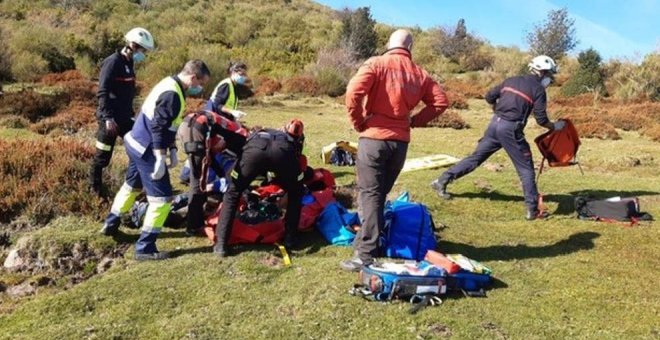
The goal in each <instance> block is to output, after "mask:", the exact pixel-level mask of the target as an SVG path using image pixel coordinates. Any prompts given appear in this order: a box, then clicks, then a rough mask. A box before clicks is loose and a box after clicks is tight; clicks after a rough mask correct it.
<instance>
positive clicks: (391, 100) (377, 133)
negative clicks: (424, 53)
mask: <svg viewBox="0 0 660 340" xmlns="http://www.w3.org/2000/svg"><path fill="white" fill-rule="evenodd" d="M412 43H413V38H412V35H411V34H410V32H408V31H407V30H403V29H400V30H397V31H395V32H394V33H392V35H391V36H390V40H389V43H388V50H387V52H385V54H384V55H382V56H377V57H373V58H370V59H369V60H367V61H366V62H365V63H364V64H363V65H362V66H361V67H360V69H359V70H358V72H357V74H356V75H355V76H354V77H353V78H352V79H351V81H350V83H349V84H348V88H347V89H346V108H347V110H348V117H349V119H350V121H351V123H352V124H353V128H355V130H356V131H358V132H359V133H360V140H359V143H358V155H357V175H358V176H357V177H358V178H357V184H358V190H359V196H358V205H359V207H360V210H361V211H360V212H361V214H362V215H361V216H360V218H361V220H362V227H361V228H360V231H359V232H358V235H357V236H356V238H355V241H354V247H355V256H354V257H353V258H351V259H349V260H346V261H342V262H341V264H340V267H341V268H343V269H345V270H349V271H358V270H360V268H361V267H362V266H367V265H370V264H371V263H372V262H373V261H374V257H376V256H377V255H378V236H379V233H380V230H381V228H382V227H383V224H384V218H383V210H384V205H385V197H386V196H387V194H388V193H389V191H390V190H391V189H392V186H393V185H394V181H395V180H396V178H397V177H398V176H399V172H401V168H402V167H403V163H404V162H405V160H406V153H407V151H408V142H409V141H410V128H411V127H421V126H425V125H426V124H427V123H428V122H430V121H431V120H433V119H434V118H436V117H437V116H439V115H440V114H442V113H443V112H444V111H445V110H446V109H447V106H448V102H447V97H446V96H445V93H444V91H443V90H442V88H441V87H440V85H439V84H438V83H437V82H436V81H435V80H433V78H431V76H429V74H428V73H427V72H426V71H424V70H423V69H422V68H421V67H419V66H418V65H416V64H415V63H414V62H413V61H412V58H411V53H410V49H411V48H412ZM365 98H366V101H365ZM420 101H423V102H424V103H425V104H426V107H424V108H423V109H422V110H421V111H420V112H419V113H417V114H415V115H413V114H412V112H411V111H412V110H413V109H414V108H415V106H417V104H418V103H419V102H420Z"/></svg>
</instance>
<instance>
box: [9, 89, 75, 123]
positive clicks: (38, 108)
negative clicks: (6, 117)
mask: <svg viewBox="0 0 660 340" xmlns="http://www.w3.org/2000/svg"><path fill="white" fill-rule="evenodd" d="M67 103H68V102H67V100H66V95H63V94H43V93H40V92H37V91H35V90H34V89H32V88H24V89H21V90H20V91H18V92H9V93H5V95H4V98H2V106H1V107H0V115H2V114H14V115H19V116H21V117H24V118H26V119H28V120H29V121H31V122H36V121H37V120H39V119H40V118H43V117H48V116H51V115H52V114H53V113H55V111H57V110H58V109H59V108H60V107H62V106H65V105H66V104H67Z"/></svg>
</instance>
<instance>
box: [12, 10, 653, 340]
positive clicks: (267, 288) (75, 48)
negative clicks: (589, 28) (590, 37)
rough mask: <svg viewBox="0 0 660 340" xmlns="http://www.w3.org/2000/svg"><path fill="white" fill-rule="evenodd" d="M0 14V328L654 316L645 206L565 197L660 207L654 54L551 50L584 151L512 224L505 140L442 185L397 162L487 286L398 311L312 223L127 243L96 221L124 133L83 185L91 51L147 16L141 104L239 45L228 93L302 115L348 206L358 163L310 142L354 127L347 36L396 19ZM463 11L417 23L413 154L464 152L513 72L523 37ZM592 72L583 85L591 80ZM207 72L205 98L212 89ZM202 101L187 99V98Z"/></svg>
mask: <svg viewBox="0 0 660 340" xmlns="http://www.w3.org/2000/svg"><path fill="white" fill-rule="evenodd" d="M0 18H2V20H0V81H2V82H3V85H4V86H3V89H4V92H5V95H4V96H3V97H2V98H0V150H2V152H0V260H2V261H4V260H6V259H8V258H9V259H10V260H11V262H13V264H14V265H15V266H13V267H12V268H11V269H8V268H2V269H0V339H40V338H43V339H70V338H75V339H78V338H86V339H92V338H101V339H105V338H115V339H126V338H128V339H133V338H148V339H150V338H160V339H171V338H189V339H217V338H227V339H253V338H263V339H272V338H278V339H279V338H313V339H317V338H327V339H341V338H366V339H374V338H383V339H431V338H445V337H455V338H461V339H462V338H469V339H473V338H488V339H491V338H516V339H517V338H525V339H528V338H529V339H565V338H598V339H614V338H617V339H619V338H625V339H628V338H657V337H658V335H659V334H660V325H659V324H658V321H657V317H658V312H659V311H658V306H660V295H659V293H658V290H657V289H655V288H656V285H657V284H656V283H657V278H656V276H657V275H656V270H657V268H658V267H660V262H658V261H659V260H660V259H659V258H658V256H657V249H656V248H657V244H656V243H657V242H656V240H657V239H658V237H659V236H660V235H659V232H658V229H657V228H654V227H655V224H651V223H644V224H641V225H638V226H635V227H629V226H627V225H620V224H607V223H597V222H591V221H581V220H578V219H577V218H575V215H574V206H573V204H574V202H573V200H574V197H575V196H577V195H586V194H591V195H596V196H598V197H611V196H622V197H629V196H638V197H639V198H640V204H641V207H642V210H644V211H647V212H649V213H651V214H652V215H654V216H655V217H656V218H657V217H658V216H660V178H659V177H658V168H659V166H660V148H659V147H658V145H659V144H658V142H660V103H659V102H658V100H659V99H660V94H659V93H660V92H658V91H659V88H660V78H658V77H660V55H659V54H658V53H651V54H649V55H647V56H644V58H643V59H642V60H640V61H639V62H632V61H624V60H611V61H606V62H603V61H602V60H600V57H599V56H597V52H596V51H589V52H588V53H585V54H584V55H585V56H587V57H589V58H586V57H583V58H582V59H583V61H582V62H581V61H580V60H578V58H574V57H571V56H567V57H564V58H562V59H561V60H560V67H561V68H562V71H561V73H560V74H559V75H558V77H557V81H556V83H555V84H554V85H553V86H551V87H550V88H549V89H548V92H549V97H550V100H549V103H550V106H549V112H550V115H551V118H552V119H557V118H560V117H570V118H571V119H572V120H573V121H574V122H575V123H576V125H577V127H578V130H579V132H580V135H581V137H582V143H583V144H582V147H581V152H580V162H581V164H582V167H583V168H584V171H585V175H584V176H582V175H580V172H579V171H578V170H577V169H576V168H574V167H573V168H552V169H548V170H545V171H544V173H543V175H542V176H541V179H540V184H539V186H540V190H541V191H542V192H543V193H544V194H545V204H546V205H547V208H548V210H549V212H550V213H552V218H550V219H549V220H547V221H534V222H526V221H524V219H523V215H524V207H523V202H522V193H521V186H520V183H519V181H518V177H517V175H516V172H515V168H514V167H513V166H512V164H511V163H510V161H509V159H508V157H507V156H506V154H505V153H504V152H499V153H496V154H495V155H494V156H493V157H492V158H491V159H489V161H488V162H487V163H486V164H484V166H483V167H480V168H479V169H477V170H476V171H475V172H474V173H473V174H471V175H470V176H468V177H466V178H464V179H461V180H459V181H456V182H455V183H453V184H452V185H451V186H450V191H451V192H452V193H454V194H455V196H456V198H455V199H454V200H452V201H443V200H440V199H438V198H437V197H436V195H435V193H434V192H433V191H432V190H431V189H430V188H429V182H430V181H431V180H433V179H434V178H436V177H437V176H438V175H439V174H440V172H441V171H442V169H439V170H424V171H417V172H410V173H406V174H402V175H401V177H400V178H399V180H398V181H397V183H396V185H395V188H394V190H393V191H392V194H391V196H392V197H395V196H396V195H397V194H398V193H400V192H402V191H409V192H410V193H411V195H412V197H413V199H414V200H417V201H420V202H422V203H424V204H426V205H428V206H429V209H430V211H431V213H432V215H433V217H434V220H435V222H436V225H438V226H439V227H440V229H439V230H438V231H437V236H438V239H439V241H438V248H439V250H440V251H443V252H448V253H462V254H465V255H466V256H469V257H471V258H474V259H476V260H479V261H482V262H484V263H485V264H487V265H488V266H490V267H491V268H493V270H494V273H495V276H496V277H497V279H498V280H497V283H496V284H495V285H494V287H493V289H491V290H490V291H489V292H488V298H485V299H468V298H464V297H462V296H460V295H450V296H448V297H447V298H445V299H444V303H443V304H442V305H441V306H440V307H435V308H428V309H425V310H423V311H422V312H420V313H419V314H417V315H415V316H410V315H409V314H407V309H408V307H409V304H406V303H396V304H381V303H369V302H367V301H364V300H362V299H359V298H356V297H352V296H350V295H348V294H347V291H348V289H349V288H350V287H351V286H352V285H353V283H354V282H355V281H356V279H357V277H356V275H355V274H350V273H346V272H343V271H341V270H340V269H339V268H338V262H339V261H340V260H343V259H346V258H347V257H349V256H350V255H351V251H352V250H351V249H350V248H346V247H336V246H329V245H328V244H327V243H326V242H325V241H324V240H323V238H322V237H321V236H320V234H319V233H317V232H316V231H312V232H309V233H305V234H304V235H303V247H302V249H301V250H296V251H293V252H292V259H293V266H292V267H291V268H287V267H285V266H284V265H283V263H282V260H281V258H280V255H279V252H278V251H276V250H275V248H274V247H271V246H245V247H241V248H240V252H239V254H237V255H236V256H232V257H229V258H227V259H224V260H219V259H217V258H216V257H214V256H213V254H212V253H211V248H210V243H209V241H208V240H207V239H205V238H190V237H186V236H185V233H184V232H183V230H182V229H180V228H177V226H172V228H169V227H168V228H165V229H164V232H163V234H162V235H161V237H160V238H159V241H158V243H159V247H160V248H161V249H163V250H171V251H173V255H174V258H173V259H170V260H168V261H164V262H159V263H139V262H135V261H133V260H132V255H133V251H134V250H133V243H134V242H135V240H136V238H137V231H136V230H132V229H126V228H122V233H121V234H120V235H119V236H118V237H116V238H108V237H103V236H101V235H100V234H98V230H99V228H100V226H101V221H102V218H103V217H104V216H105V214H107V212H108V211H109V201H108V200H109V199H111V198H112V196H113V194H114V193H115V192H116V191H117V190H118V188H119V186H120V185H121V183H122V182H123V175H124V173H125V168H126V164H127V157H126V155H125V153H124V152H123V151H124V150H123V146H122V145H121V143H119V144H118V146H117V150H116V152H115V156H114V157H113V160H112V164H111V165H110V167H109V168H107V170H106V171H105V173H104V176H105V178H104V183H105V188H104V197H103V198H98V197H96V196H95V195H93V194H91V193H90V192H89V191H88V190H87V188H86V176H87V171H88V166H89V163H90V161H91V158H92V155H93V153H94V142H93V141H94V138H95V137H94V133H95V129H96V120H95V118H94V112H95V110H96V105H97V104H96V99H95V96H96V86H97V84H96V79H95V77H97V74H98V66H99V62H100V61H101V60H102V59H103V58H104V57H106V56H107V55H108V54H110V53H112V51H113V50H114V49H116V48H118V47H120V46H121V44H122V36H123V34H124V33H125V32H126V31H127V30H128V29H130V28H132V27H134V26H143V27H146V28H148V29H149V30H150V31H151V32H152V33H153V34H154V36H155V40H156V45H157V50H156V51H154V52H153V53H150V54H148V56H147V59H146V61H145V62H144V63H143V64H141V65H139V67H138V80H139V82H138V90H139V91H140V95H139V96H138V98H137V99H136V103H135V104H136V106H137V105H139V103H140V102H141V101H142V99H143V97H144V96H145V95H146V93H147V91H149V89H150V88H151V86H152V85H153V84H155V83H156V82H157V81H158V80H160V79H161V78H163V77H164V76H166V75H168V74H172V73H175V72H176V71H178V69H179V68H180V67H181V65H182V64H183V63H184V62H185V60H187V59H190V58H200V59H203V60H205V61H206V62H207V63H208V64H209V66H210V67H211V71H212V72H213V80H212V83H215V82H217V81H219V80H220V79H221V78H223V77H225V76H226V74H225V71H224V70H225V68H226V67H227V66H228V63H229V61H230V60H243V61H245V62H246V63H247V64H248V65H249V67H250V68H249V74H250V75H251V77H252V78H253V87H252V89H251V91H246V95H245V98H242V100H241V103H240V106H241V110H244V111H245V112H248V116H247V119H246V124H247V125H250V126H252V125H261V126H271V127H280V126H282V125H283V124H284V122H286V121H288V120H289V119H291V118H294V117H298V118H301V119H303V121H304V122H305V131H306V149H307V150H308V153H309V154H308V156H309V159H310V165H311V166H313V167H321V166H323V167H328V168H329V169H330V170H331V171H332V172H333V173H334V175H335V177H336V178H337V182H338V184H339V185H340V188H339V190H338V192H337V193H338V195H341V196H342V197H341V199H342V202H346V203H347V204H348V205H352V207H353V208H355V205H354V204H351V203H353V202H352V199H353V195H354V190H355V173H354V168H348V167H335V166H328V165H323V164H322V162H321V159H320V157H319V154H320V150H321V148H322V147H323V146H324V145H327V144H329V143H331V142H335V141H338V140H352V141H356V140H357V135H356V133H355V132H354V131H353V130H352V129H351V127H350V124H349V122H348V119H347V118H346V114H345V108H344V99H343V94H344V91H345V86H346V83H347V82H348V80H349V79H350V77H351V75H352V74H353V73H354V72H355V70H356V69H357V67H358V66H359V65H360V64H361V62H362V61H363V59H364V56H363V55H360V54H359V53H357V52H360V53H367V52H369V53H371V52H373V51H375V53H376V54H378V53H381V52H383V51H384V46H385V42H386V39H387V37H388V35H389V34H390V32H391V31H392V30H393V29H394V28H393V27H389V26H386V25H383V24H379V23H377V22H374V21H373V20H372V19H371V18H370V16H369V11H368V10H365V9H360V10H344V11H333V10H331V9H329V8H327V7H324V6H321V5H319V4H316V3H313V2H310V1H307V0H282V1H276V0H272V1H266V0H262V1H260V0H250V1H220V0H206V1H204V0H202V1H188V0H184V1H181V0H177V1H173V0H158V1H150V0H108V1H94V0H37V1H27V0H12V1H6V0H5V1H0ZM469 24H470V23H469V22H467V23H466V22H465V21H459V23H458V24H456V26H452V25H453V23H438V27H435V28H432V29H429V30H421V29H418V28H411V30H412V32H413V34H414V36H415V45H414V49H413V57H414V59H415V60H416V61H417V62H418V63H420V64H421V65H423V66H424V67H425V68H426V69H427V70H429V72H430V73H431V74H432V75H433V76H434V77H435V78H436V79H438V80H439V81H440V82H441V83H442V85H443V87H444V88H445V89H446V91H447V93H448V96H449V98H450V101H451V107H450V109H449V110H448V111H447V112H446V113H445V114H444V115H442V116H441V117H439V118H438V119H437V120H435V121H434V122H432V124H431V125H432V127H429V128H422V129H414V130H413V133H412V143H411V144H410V149H409V158H412V157H421V156H427V155H431V154H436V153H445V154H449V155H453V156H456V157H465V156H466V155H468V154H469V153H470V152H471V151H472V150H473V148H474V146H475V145H476V143H477V141H478V140H479V138H480V137H481V135H482V133H483V129H484V128H485V126H486V125H487V123H488V121H489V119H490V117H491V114H492V113H491V110H490V107H489V106H488V105H487V104H486V103H485V102H484V100H483V95H484V93H485V92H486V91H487V89H488V88H489V87H490V86H491V85H493V84H495V83H497V82H498V81H500V80H502V79H504V78H505V77H508V76H512V75H516V74H520V73H521V70H522V71H523V72H524V71H525V66H526V63H527V61H528V59H529V57H530V55H529V54H528V53H526V52H525V51H521V50H519V49H517V48H513V47H494V46H492V45H490V44H489V43H488V42H487V41H486V40H484V39H483V38H480V37H479V36H477V35H476V34H473V33H467V32H469ZM356 25H357V26H356ZM360 25H365V26H360ZM466 25H467V26H466ZM364 27H368V28H370V29H372V30H373V32H366V33H364V31H362V29H364ZM358 28H359V29H358ZM347 32H348V33H350V34H348V33H347ZM363 33H364V34H363ZM372 33H374V34H372ZM347 34H348V35H347ZM363 37H366V39H370V41H371V42H370V43H373V45H370V46H365V48H363V49H360V51H356V50H355V49H353V47H351V46H353V45H354V44H355V41H359V39H361V38H363ZM366 47H373V49H371V48H366ZM365 51H367V52H365ZM586 59H588V62H586V61H584V60H586ZM587 66H588V67H587ZM585 70H595V71H598V75H599V77H597V79H595V78H593V77H588V76H585V73H584V72H585ZM576 75H579V76H576ZM585 79H586V80H585ZM594 79H595V80H596V81H594ZM587 80H588V81H589V82H590V83H589V84H592V85H590V86H591V87H586V88H585V87H584V86H583V85H585V84H586V83H582V82H586V81H587ZM593 84H596V85H595V86H594V85H593ZM597 86H600V87H598V88H596V87H597ZM205 90H206V93H205V96H207V95H209V93H210V91H211V90H212V86H208V87H207V88H206V89H205ZM252 94H253V95H252ZM248 97H249V98H248ZM202 103H203V99H201V98H188V103H187V104H188V108H189V109H190V110H192V109H194V108H196V107H199V106H200V105H201V104H202ZM525 132H526V134H527V139H528V140H529V141H530V142H531V140H532V139H533V137H535V136H537V135H539V134H540V133H542V132H543V129H542V128H540V127H538V126H536V124H535V123H534V122H533V120H530V122H529V124H528V127H527V129H526V131H525ZM533 153H534V159H535V160H536V161H537V162H538V160H539V159H540V157H539V154H538V152H537V150H535V148H534V150H533ZM180 158H183V153H181V154H180ZM180 170H181V166H179V167H178V168H176V169H173V171H172V173H173V176H172V178H176V177H177V175H178V174H179V171H180ZM174 186H175V189H176V191H177V192H182V191H185V190H186V187H185V186H183V185H182V184H180V183H174ZM179 227H180V226H179Z"/></svg>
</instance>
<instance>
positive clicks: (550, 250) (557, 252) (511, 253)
mask: <svg viewBox="0 0 660 340" xmlns="http://www.w3.org/2000/svg"><path fill="white" fill-rule="evenodd" d="M599 236H600V234H598V233H595V232H581V233H576V234H573V235H571V236H569V237H568V238H566V239H563V240H560V241H557V242H555V243H553V244H549V245H545V246H538V247H534V246H528V245H525V244H520V245H514V246H505V245H496V246H488V247H483V248H479V247H475V246H473V245H470V244H465V243H456V242H450V241H445V240H440V241H439V242H438V249H441V250H442V252H444V253H449V254H454V253H458V254H464V255H467V256H469V257H470V258H472V259H475V260H477V261H510V260H522V259H533V258H546V257H555V256H561V255H568V254H571V253H574V252H577V251H580V250H589V249H592V248H594V240H595V239H596V238H598V237H599Z"/></svg>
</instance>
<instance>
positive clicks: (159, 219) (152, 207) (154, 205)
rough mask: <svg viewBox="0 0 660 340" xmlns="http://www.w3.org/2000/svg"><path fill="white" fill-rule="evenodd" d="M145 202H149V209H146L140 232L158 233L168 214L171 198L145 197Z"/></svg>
mask: <svg viewBox="0 0 660 340" xmlns="http://www.w3.org/2000/svg"><path fill="white" fill-rule="evenodd" d="M147 201H148V202H149V207H147V212H146V214H145V216H144V222H143V223H142V229H141V231H142V232H146V233H156V234H157V233H160V230H161V229H162V228H163V226H164V225H165V220H166V219H167V216H168V215H169V214H170V209H171V207H172V204H171V203H170V202H171V201H172V198H171V197H152V196H147Z"/></svg>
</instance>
